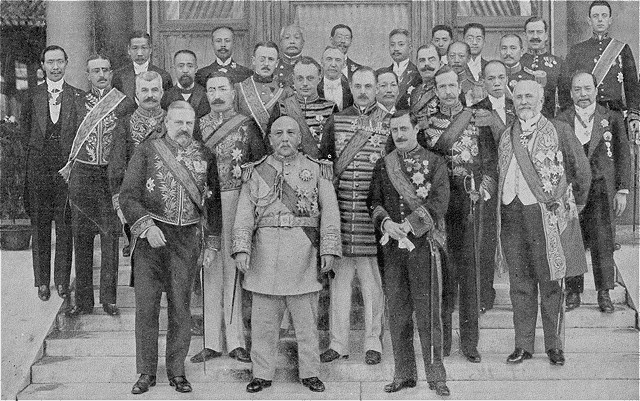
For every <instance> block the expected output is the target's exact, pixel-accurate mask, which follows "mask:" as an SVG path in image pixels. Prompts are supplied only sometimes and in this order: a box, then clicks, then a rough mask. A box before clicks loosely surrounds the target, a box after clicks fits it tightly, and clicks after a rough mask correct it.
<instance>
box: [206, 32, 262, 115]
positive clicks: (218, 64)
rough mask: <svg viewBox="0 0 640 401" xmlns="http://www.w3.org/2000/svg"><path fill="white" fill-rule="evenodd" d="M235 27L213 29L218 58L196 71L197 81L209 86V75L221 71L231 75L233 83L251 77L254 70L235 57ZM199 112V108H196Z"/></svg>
mask: <svg viewBox="0 0 640 401" xmlns="http://www.w3.org/2000/svg"><path fill="white" fill-rule="evenodd" d="M233 35H234V32H233V28H230V27H228V26H220V27H218V28H216V29H214V30H213V33H212V38H213V51H214V53H215V54H216V59H215V61H214V62H213V63H211V64H209V65H208V66H206V67H203V68H201V69H199V70H198V72H196V83H197V84H198V85H200V86H202V87H203V88H206V87H207V77H208V76H209V75H211V74H213V73H214V72H221V73H223V74H225V75H227V76H228V77H229V79H230V80H231V83H233V84H237V83H239V82H242V81H244V80H245V79H247V78H249V77H250V76H251V75H252V74H253V71H251V69H249V68H247V67H245V66H243V65H240V64H238V63H237V62H236V61H235V60H234V59H233V58H232V55H233ZM196 113H197V110H196Z"/></svg>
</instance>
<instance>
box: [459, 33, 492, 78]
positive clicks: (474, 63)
mask: <svg viewBox="0 0 640 401" xmlns="http://www.w3.org/2000/svg"><path fill="white" fill-rule="evenodd" d="M462 37H463V40H464V42H465V43H466V44H468V45H469V51H470V55H469V60H468V61H467V65H468V66H469V71H470V72H471V74H472V75H473V79H475V80H476V81H479V80H480V77H481V76H482V71H483V70H484V66H485V65H487V60H485V59H484V58H483V57H482V49H483V48H484V37H485V28H484V25H482V24H481V23H479V22H470V23H468V24H467V25H465V26H464V28H463V29H462Z"/></svg>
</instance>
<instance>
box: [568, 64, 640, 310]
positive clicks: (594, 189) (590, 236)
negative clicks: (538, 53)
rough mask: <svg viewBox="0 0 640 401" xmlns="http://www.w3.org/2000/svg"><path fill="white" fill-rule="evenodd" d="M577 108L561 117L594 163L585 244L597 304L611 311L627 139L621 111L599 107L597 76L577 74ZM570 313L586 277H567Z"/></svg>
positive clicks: (583, 218)
mask: <svg viewBox="0 0 640 401" xmlns="http://www.w3.org/2000/svg"><path fill="white" fill-rule="evenodd" d="M571 96H572V97H573V102H574V107H573V108H571V109H568V110H566V111H565V112H563V113H562V114H561V115H560V116H559V117H558V119H559V120H562V121H565V122H566V123H567V124H569V125H570V126H571V127H572V128H573V129H574V132H575V134H576V136H577V137H578V140H579V141H580V143H581V144H582V146H583V148H584V150H585V153H586V154H587V157H588V158H589V161H590V165H591V177H592V178H591V188H590V189H589V196H588V197H587V204H586V206H585V208H584V210H583V211H582V213H580V225H581V227H582V233H583V237H584V241H585V245H587V246H588V247H589V249H590V250H591V261H592V266H593V278H594V280H595V284H596V290H597V291H598V305H599V307H600V310H601V311H602V312H605V313H613V311H614V307H613V303H612V302H611V298H610V296H609V290H611V289H613V287H614V286H615V269H616V267H615V262H614V261H613V251H614V246H615V245H614V244H615V233H614V231H613V224H614V219H615V217H616V216H620V215H621V214H622V213H623V212H624V209H625V208H626V205H627V194H628V193H629V189H630V187H631V185H630V184H631V171H632V169H631V160H630V154H629V141H628V140H627V132H626V126H625V124H624V118H623V117H622V113H620V112H619V111H615V110H609V109H607V108H605V107H604V106H601V105H599V104H597V103H596V96H597V88H596V85H595V79H594V78H593V75H591V74H590V73H588V72H584V73H577V74H575V75H574V77H573V85H572V90H571ZM567 291H568V294H567V301H566V303H567V309H569V310H571V309H575V308H577V307H578V306H580V293H582V292H583V291H584V276H583V275H579V276H575V277H571V278H570V279H567Z"/></svg>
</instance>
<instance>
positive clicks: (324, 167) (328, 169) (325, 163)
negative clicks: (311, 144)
mask: <svg viewBox="0 0 640 401" xmlns="http://www.w3.org/2000/svg"><path fill="white" fill-rule="evenodd" d="M305 156H307V159H309V160H311V161H312V162H314V163H318V164H319V165H320V176H321V177H322V178H324V179H325V180H329V181H331V180H333V162H332V161H331V160H324V159H314V158H313V157H311V156H309V155H306V154H305Z"/></svg>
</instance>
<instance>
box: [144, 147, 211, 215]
mask: <svg viewBox="0 0 640 401" xmlns="http://www.w3.org/2000/svg"><path fill="white" fill-rule="evenodd" d="M152 143H153V147H154V148H155V150H156V151H157V152H158V155H159V156H160V158H161V159H162V161H163V162H164V163H165V165H166V166H167V168H168V169H169V171H171V173H172V174H173V176H174V177H175V178H176V180H177V181H178V183H179V184H180V185H182V187H183V188H184V189H185V190H186V191H187V194H188V195H189V198H191V200H192V201H193V203H195V204H196V206H197V207H198V210H200V213H202V215H203V216H206V214H205V208H204V202H203V198H202V195H201V194H200V190H199V189H198V185H197V184H196V182H195V180H194V179H193V176H192V175H191V173H190V172H189V171H188V170H187V169H186V167H184V166H183V165H182V164H180V162H178V160H177V159H176V158H175V156H174V155H173V153H171V150H170V149H169V147H167V145H166V144H165V143H164V141H162V140H155V141H153V142H152Z"/></svg>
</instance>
